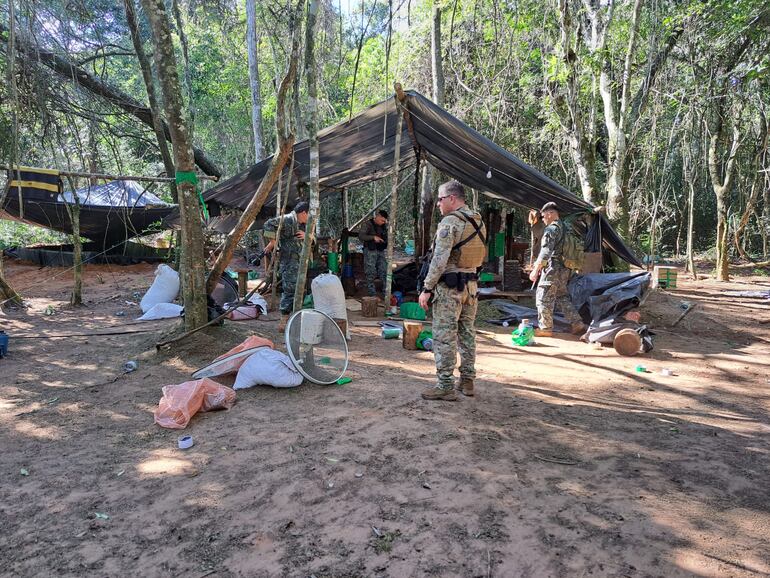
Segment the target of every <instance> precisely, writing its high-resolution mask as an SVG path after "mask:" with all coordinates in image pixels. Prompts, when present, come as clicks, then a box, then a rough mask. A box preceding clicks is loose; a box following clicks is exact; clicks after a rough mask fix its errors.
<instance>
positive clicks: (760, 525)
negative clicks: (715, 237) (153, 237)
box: [0, 263, 770, 578]
mask: <svg viewBox="0 0 770 578" xmlns="http://www.w3.org/2000/svg"><path fill="white" fill-rule="evenodd" d="M6 273H7V275H8V277H9V279H10V281H11V282H12V283H13V284H14V285H15V286H16V287H17V288H18V289H20V290H23V293H24V295H25V296H26V297H27V298H28V299H29V302H30V304H31V307H30V308H29V309H28V310H26V311H16V312H8V313H7V314H6V315H5V316H3V317H0V323H2V325H3V327H4V328H5V330H6V331H8V332H9V333H10V334H11V344H10V352H9V355H8V357H7V358H5V359H2V360H0V447H2V452H0V560H2V561H3V564H2V565H0V573H2V575H6V576H43V575H60V576H67V575H94V576H118V575H134V576H191V577H202V576H250V577H251V576H256V577H261V576H316V577H318V578H320V577H322V576H339V577H341V576H398V577H407V576H469V577H470V576H479V577H487V576H532V577H547V576H575V577H580V576H665V577H670V576H747V577H748V576H751V577H754V576H766V575H768V574H770V483H768V480H770V455H768V454H769V453H770V420H769V419H768V410H770V393H769V391H770V356H769V355H768V351H769V349H770V348H769V347H768V344H769V343H770V324H762V323H760V321H761V320H768V319H770V303H768V302H767V301H764V302H763V301H759V300H756V299H737V298H734V297H726V296H724V295H723V294H722V293H721V291H722V290H724V289H767V288H768V287H769V286H770V281H768V279H767V278H763V277H744V278H740V279H739V280H738V281H736V282H734V283H731V284H729V285H724V284H717V283H715V282H713V281H710V280H704V281H700V282H697V283H695V282H682V280H680V289H679V290H677V291H670V292H662V291H659V292H656V293H654V294H653V295H652V296H651V297H650V299H649V300H648V301H647V303H646V305H645V308H644V312H643V313H644V320H646V321H647V322H648V323H649V324H650V326H651V327H652V328H653V330H655V331H656V333H657V335H656V340H655V350H654V351H653V352H652V353H651V354H649V355H646V356H644V357H641V358H621V357H619V356H617V355H616V354H615V352H614V351H613V350H611V349H594V348H593V347H592V346H589V345H586V344H583V343H580V342H578V341H576V340H575V339H574V338H572V337H564V338H552V339H540V340H539V341H538V343H537V345H535V346H532V347H527V348H514V347H512V346H511V344H510V336H509V334H508V333H507V331H505V332H504V331H502V330H498V331H497V332H494V331H493V332H491V333H485V334H483V335H480V336H479V340H478V341H479V360H478V367H479V380H478V385H477V390H478V395H477V397H476V398H474V399H470V398H464V399H462V400H461V401H460V402H457V403H453V404H452V403H436V402H433V403H431V402H425V401H422V400H421V399H420V397H419V394H420V391H421V390H422V388H423V387H425V386H428V385H430V384H431V383H432V376H433V365H432V356H431V354H430V353H427V352H410V351H405V350H403V349H402V348H401V344H400V342H398V341H395V340H382V339H381V338H380V337H379V335H378V334H377V331H376V330H375V329H374V328H370V327H353V328H352V334H353V337H352V341H351V343H350V347H351V355H350V359H351V363H350V370H349V375H350V376H351V377H352V378H353V382H352V383H350V384H348V385H344V386H332V387H322V386H315V385H303V386H301V387H299V388H297V389H294V390H273V389H270V388H266V387H257V388H254V389H251V390H246V391H242V392H239V393H238V402H237V404H236V405H235V407H233V409H231V410H229V411H227V412H214V413H209V414H201V415H198V416H196V417H195V418H194V419H193V421H192V422H191V424H190V425H189V427H188V428H187V429H186V430H185V433H189V434H191V435H192V436H194V438H195V442H196V443H195V446H194V447H193V448H192V449H191V450H188V451H180V450H178V449H177V448H176V442H177V437H178V436H179V435H180V432H179V431H173V430H165V429H162V428H160V427H158V426H156V425H155V424H154V423H153V419H152V412H153V410H154V408H155V407H156V405H157V402H158V400H159V398H160V389H161V387H162V386H163V385H165V384H170V383H178V382H181V381H184V380H185V379H186V378H187V377H188V376H189V374H190V372H191V371H193V370H194V369H196V368H198V367H200V366H202V365H204V364H205V363H206V362H207V361H208V360H210V359H211V358H213V357H214V356H216V355H218V354H219V353H221V352H223V351H225V350H226V349H227V348H229V347H230V346H231V345H233V344H235V343H238V342H240V341H241V340H242V339H243V338H244V337H245V336H247V335H249V334H253V333H258V334H260V335H263V336H267V337H270V338H272V339H274V340H275V341H276V343H281V341H282V340H280V339H279V338H278V335H277V332H276V325H277V324H276V321H275V316H274V315H271V316H269V318H268V319H267V320H259V321H255V322H248V323H241V324H235V323H230V324H228V325H227V326H225V327H224V328H222V329H213V330H211V331H209V332H208V333H205V334H201V335H199V336H196V337H195V338H193V339H190V340H188V341H186V342H184V343H183V344H181V345H180V346H177V347H175V348H174V349H172V350H171V351H169V352H164V353H161V354H158V353H156V352H155V348H154V343H155V342H156V341H157V340H158V339H159V338H160V336H161V335H163V334H164V333H168V332H169V331H170V330H171V329H173V328H174V326H175V323H176V322H174V321H172V322H161V323H159V324H156V325H154V326H149V329H150V330H149V331H147V332H144V333H133V334H124V335H101V336H98V335H91V336H88V337H50V336H53V335H64V334H69V333H82V332H92V333H93V332H95V331H97V330H99V331H102V332H103V331H104V328H106V327H108V326H121V325H122V324H125V323H126V322H127V321H128V320H130V319H133V318H134V317H136V316H138V312H139V308H138V306H137V305H130V304H127V303H126V301H134V302H136V301H138V300H137V299H136V297H135V296H134V292H143V291H144V290H146V288H147V287H148V286H149V284H150V282H151V279H152V276H153V268H152V267H151V266H149V265H137V266H131V267H107V266H91V267H88V268H87V272H86V288H85V298H86V300H87V303H86V306H85V307H82V308H79V309H72V308H70V307H69V306H68V305H66V301H67V298H68V292H69V285H70V279H69V274H68V273H64V272H62V271H61V270H52V269H42V270H41V269H37V268H36V267H34V266H29V265H20V264H17V263H6ZM53 275H59V276H58V277H56V278H52V276H53ZM682 300H689V301H691V302H694V303H697V308H696V309H695V310H693V312H692V313H691V314H690V315H689V316H688V317H687V318H685V320H684V321H683V322H682V323H681V324H680V325H679V326H677V327H676V328H671V327H670V325H671V323H672V322H673V321H674V319H675V318H676V317H677V316H678V314H679V311H680V309H679V308H678V307H679V304H680V302H681V301H682ZM49 306H51V307H53V314H49V315H46V314H45V312H46V308H47V307H49ZM119 311H125V312H126V316H124V317H119V316H116V313H117V312H119ZM48 312H49V313H50V312H51V310H50V309H49V310H48ZM147 328H148V326H137V325H131V326H126V327H124V329H125V330H132V331H135V330H139V329H147ZM486 329H488V330H489V329H490V328H489V327H486ZM45 335H47V336H49V337H48V338H35V336H45ZM128 359H135V360H137V361H138V363H139V369H138V370H137V371H135V372H133V373H130V374H125V375H124V374H122V373H121V371H122V365H123V363H124V362H125V361H126V360H128ZM638 363H643V364H644V365H646V366H647V367H648V369H649V371H650V373H644V374H641V373H637V372H635V371H634V368H635V366H636V365H637V364H638ZM664 367H665V368H670V369H672V370H673V371H674V373H675V375H674V376H672V377H664V376H662V375H661V374H660V370H661V369H662V368H664ZM228 383H231V380H230V381H228ZM22 470H24V472H25V473H26V474H27V475H23V474H22ZM97 512H98V513H99V514H106V515H107V516H108V518H107V519H104V518H103V517H97V516H96V513H97Z"/></svg>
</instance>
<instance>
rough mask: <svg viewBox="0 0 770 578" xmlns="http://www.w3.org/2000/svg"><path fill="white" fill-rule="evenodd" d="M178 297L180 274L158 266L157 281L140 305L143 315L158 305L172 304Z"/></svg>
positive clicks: (162, 265)
mask: <svg viewBox="0 0 770 578" xmlns="http://www.w3.org/2000/svg"><path fill="white" fill-rule="evenodd" d="M177 295H179V273H177V272H176V271H174V270H173V269H172V268H171V267H169V266H168V265H165V264H160V265H158V268H157V270H156V271H155V281H153V282H152V285H151V286H150V288H149V289H148V290H147V293H145V294H144V297H142V301H141V302H140V303H139V305H140V306H141V308H142V313H147V312H148V311H149V310H150V309H151V308H152V306H153V305H157V304H158V303H171V302H172V301H173V300H174V299H176V298H177Z"/></svg>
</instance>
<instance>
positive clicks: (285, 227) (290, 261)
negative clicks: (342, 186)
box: [263, 201, 308, 331]
mask: <svg viewBox="0 0 770 578" xmlns="http://www.w3.org/2000/svg"><path fill="white" fill-rule="evenodd" d="M307 211H308V204H307V203H306V202H304V201H303V202H300V203H297V206H296V207H294V210H293V211H292V212H291V213H289V214H287V215H281V216H280V217H273V218H272V219H269V220H267V221H266V222H265V225H264V227H263V231H264V235H265V239H269V241H270V242H269V243H268V244H267V245H265V253H266V254H270V253H272V251H273V250H274V249H275V247H276V235H277V232H278V226H279V224H280V228H281V238H280V239H279V240H278V242H277V245H278V251H279V259H280V261H279V262H278V272H279V273H280V275H281V304H280V309H281V323H280V324H279V326H278V329H279V331H282V330H283V329H284V328H285V327H286V321H287V319H288V317H289V315H290V314H291V312H292V309H293V307H294V287H295V286H296V284H297V274H298V271H299V256H300V253H301V252H302V242H303V240H304V238H305V231H303V230H302V229H301V228H300V225H304V224H305V223H307V216H308V214H307Z"/></svg>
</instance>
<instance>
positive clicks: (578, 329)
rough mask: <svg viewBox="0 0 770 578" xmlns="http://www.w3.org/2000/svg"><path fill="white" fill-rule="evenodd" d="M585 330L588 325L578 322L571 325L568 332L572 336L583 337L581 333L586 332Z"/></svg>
mask: <svg viewBox="0 0 770 578" xmlns="http://www.w3.org/2000/svg"><path fill="white" fill-rule="evenodd" d="M586 329H588V325H586V324H585V323H583V322H582V321H578V322H577V323H573V324H572V326H571V327H570V332H571V333H572V335H583V333H585V332H586Z"/></svg>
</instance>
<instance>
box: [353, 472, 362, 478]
mask: <svg viewBox="0 0 770 578" xmlns="http://www.w3.org/2000/svg"><path fill="white" fill-rule="evenodd" d="M355 476H356V477H357V478H363V477H364V473H363V472H356V473H355Z"/></svg>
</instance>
